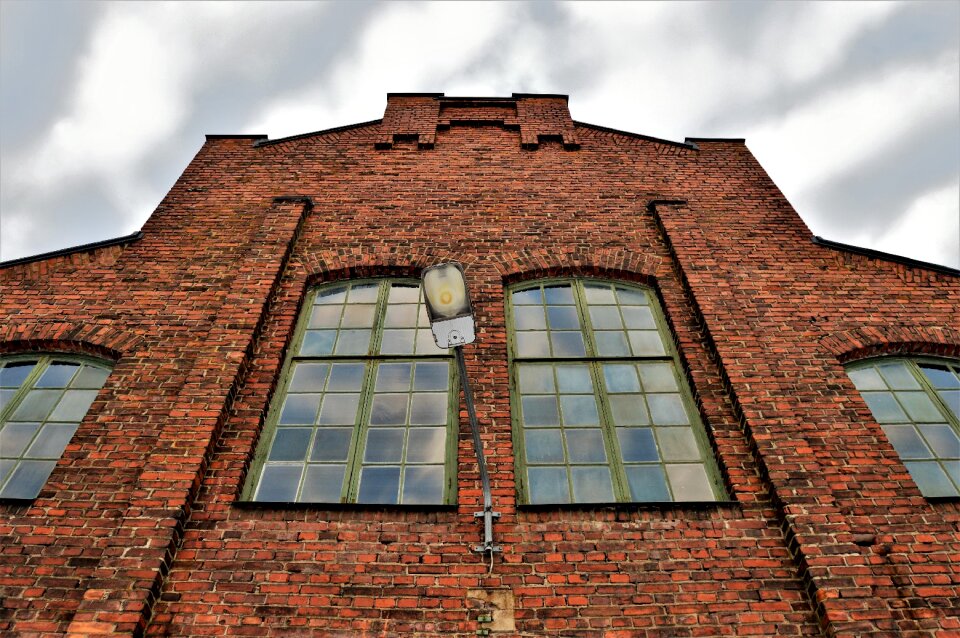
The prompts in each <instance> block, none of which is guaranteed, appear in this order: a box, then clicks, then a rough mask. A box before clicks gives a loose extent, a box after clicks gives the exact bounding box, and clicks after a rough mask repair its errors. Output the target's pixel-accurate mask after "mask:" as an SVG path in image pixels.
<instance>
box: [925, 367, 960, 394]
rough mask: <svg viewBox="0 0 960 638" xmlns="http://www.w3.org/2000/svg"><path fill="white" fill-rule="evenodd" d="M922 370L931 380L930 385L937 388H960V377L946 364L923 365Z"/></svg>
mask: <svg viewBox="0 0 960 638" xmlns="http://www.w3.org/2000/svg"><path fill="white" fill-rule="evenodd" d="M920 371H921V372H923V374H924V375H925V376H926V377H927V379H929V380H930V385H932V386H933V387H935V388H940V389H949V388H960V379H958V378H957V375H955V374H953V373H952V372H950V371H949V370H948V369H947V368H946V367H945V366H944V367H940V366H934V365H921V366H920Z"/></svg>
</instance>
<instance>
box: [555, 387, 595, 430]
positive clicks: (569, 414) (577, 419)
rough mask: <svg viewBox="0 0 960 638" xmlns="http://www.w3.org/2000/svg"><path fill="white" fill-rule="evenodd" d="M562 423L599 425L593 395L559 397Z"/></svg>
mask: <svg viewBox="0 0 960 638" xmlns="http://www.w3.org/2000/svg"><path fill="white" fill-rule="evenodd" d="M560 410H561V411H562V412H563V424H564V425H599V423H600V417H599V415H598V414H597V400H596V399H595V398H594V397H593V395H592V394H591V395H565V396H561V397H560Z"/></svg>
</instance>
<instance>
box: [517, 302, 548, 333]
mask: <svg viewBox="0 0 960 638" xmlns="http://www.w3.org/2000/svg"><path fill="white" fill-rule="evenodd" d="M513 320H514V328H515V329H516V330H546V328H547V320H546V319H545V318H544V316H543V307H542V306H529V307H522V306H521V307H518V308H514V310H513Z"/></svg>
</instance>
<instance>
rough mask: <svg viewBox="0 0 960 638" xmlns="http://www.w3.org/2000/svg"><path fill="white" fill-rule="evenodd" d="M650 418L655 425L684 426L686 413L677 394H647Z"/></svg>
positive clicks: (686, 420)
mask: <svg viewBox="0 0 960 638" xmlns="http://www.w3.org/2000/svg"><path fill="white" fill-rule="evenodd" d="M647 405H649V406H650V418H651V419H652V420H653V422H654V423H656V424H657V425H686V424H687V423H689V422H690V421H689V420H688V419H687V411H686V410H685V409H684V407H683V401H682V400H681V399H680V395H679V394H648V395H647Z"/></svg>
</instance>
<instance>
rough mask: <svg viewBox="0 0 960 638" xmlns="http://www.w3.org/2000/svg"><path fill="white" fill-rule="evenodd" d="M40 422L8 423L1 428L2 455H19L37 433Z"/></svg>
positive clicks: (0, 451) (0, 447) (0, 446)
mask: <svg viewBox="0 0 960 638" xmlns="http://www.w3.org/2000/svg"><path fill="white" fill-rule="evenodd" d="M39 427H40V424H39V423H7V424H6V425H5V426H3V429H0V456H4V457H7V458H10V457H18V456H20V455H21V454H23V451H24V450H25V449H27V444H29V443H30V440H31V439H32V438H33V435H34V434H36V433H37V429H38V428H39Z"/></svg>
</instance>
